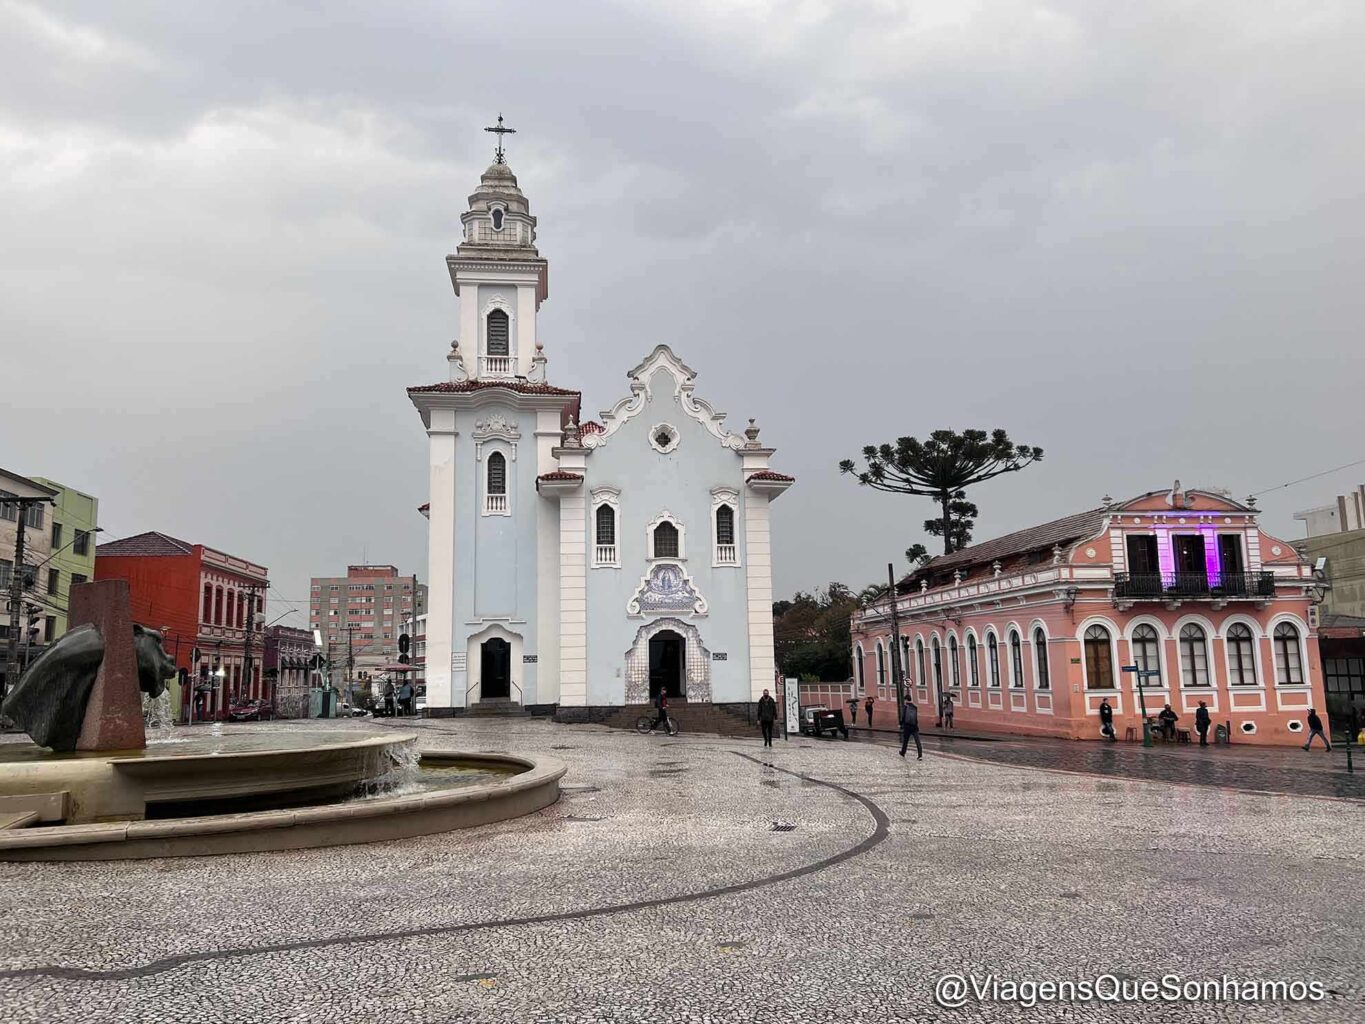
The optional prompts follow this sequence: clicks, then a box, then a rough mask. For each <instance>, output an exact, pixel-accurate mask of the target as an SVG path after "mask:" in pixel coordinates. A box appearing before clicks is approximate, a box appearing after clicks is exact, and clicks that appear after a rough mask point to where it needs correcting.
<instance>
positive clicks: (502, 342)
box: [488, 309, 512, 356]
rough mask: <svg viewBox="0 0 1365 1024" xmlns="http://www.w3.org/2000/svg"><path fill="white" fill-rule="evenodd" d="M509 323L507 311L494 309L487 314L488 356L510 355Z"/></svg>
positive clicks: (510, 335)
mask: <svg viewBox="0 0 1365 1024" xmlns="http://www.w3.org/2000/svg"><path fill="white" fill-rule="evenodd" d="M511 338H512V333H511V323H510V321H509V320H508V318H507V311H506V310H503V309H494V310H492V311H490V312H489V314H488V354H489V355H490V356H507V355H511Z"/></svg>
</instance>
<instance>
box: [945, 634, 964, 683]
mask: <svg viewBox="0 0 1365 1024" xmlns="http://www.w3.org/2000/svg"><path fill="white" fill-rule="evenodd" d="M948 676H949V678H950V679H952V681H953V689H954V690H958V689H961V688H962V666H961V665H959V664H958V658H957V637H956V636H949V637H948Z"/></svg>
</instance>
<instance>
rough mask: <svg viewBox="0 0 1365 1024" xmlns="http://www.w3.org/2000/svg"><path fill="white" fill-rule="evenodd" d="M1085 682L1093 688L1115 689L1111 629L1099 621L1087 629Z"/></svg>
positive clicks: (1085, 638)
mask: <svg viewBox="0 0 1365 1024" xmlns="http://www.w3.org/2000/svg"><path fill="white" fill-rule="evenodd" d="M1082 645H1083V646H1084V648H1085V684H1086V686H1087V687H1089V688H1090V689H1092V690H1112V689H1114V645H1113V639H1112V638H1111V637H1110V635H1109V630H1108V629H1107V628H1105V627H1104V626H1101V625H1100V624H1099V623H1095V625H1093V626H1091V627H1089V628H1088V629H1087V630H1086V631H1085V637H1084V639H1083V641H1082Z"/></svg>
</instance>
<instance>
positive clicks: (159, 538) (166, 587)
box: [95, 531, 270, 721]
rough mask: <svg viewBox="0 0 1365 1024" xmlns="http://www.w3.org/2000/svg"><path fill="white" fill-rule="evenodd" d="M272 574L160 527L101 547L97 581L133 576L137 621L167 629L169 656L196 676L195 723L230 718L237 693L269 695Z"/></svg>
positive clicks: (254, 696)
mask: <svg viewBox="0 0 1365 1024" xmlns="http://www.w3.org/2000/svg"><path fill="white" fill-rule="evenodd" d="M268 576H269V570H268V569H267V568H266V567H265V566H263V565H257V564H256V563H254V562H249V561H247V560H246V559H243V558H237V557H236V556H234V555H229V554H226V553H224V552H222V551H218V550H216V549H215V548H211V547H207V546H205V545H203V544H191V543H189V542H187V541H183V540H177V539H176V538H175V537H170V536H167V535H166V534H164V533H157V532H155V531H150V532H148V533H140V534H138V535H137V536H135V537H127V538H125V539H123V540H116V541H110V542H109V543H108V544H101V545H99V546H98V547H97V548H96V549H95V579H97V580H127V581H128V592H129V596H130V598H131V600H132V611H133V620H134V621H135V622H140V623H142V624H143V625H145V626H151V627H154V628H157V629H162V630H164V631H165V644H166V653H167V654H169V655H170V656H171V657H172V659H174V661H175V663H176V665H177V666H178V667H180V668H183V669H186V670H187V671H188V672H189V675H190V677H191V679H193V680H195V681H196V685H195V686H194V693H195V697H194V708H193V711H194V721H202V720H204V719H218V718H222V717H224V716H225V714H226V712H227V707H228V703H229V702H230V701H231V700H232V698H233V697H240V698H241V699H243V700H247V699H266V698H269V696H270V695H269V693H268V692H267V688H266V686H265V684H264V681H263V680H264V671H263V663H264V637H263V636H262V631H261V625H262V623H263V622H264V617H265V594H266V588H267V587H268V586H269V585H270V583H269V579H268ZM253 613H254V617H253ZM248 627H250V629H248ZM248 636H249V637H250V640H249V642H248ZM196 651H198V654H199V657H198V660H197V661H196V660H195V659H194V653H195V652H196ZM248 657H249V658H250V662H251V666H250V669H249V670H248V668H247V661H248ZM186 696H187V695H186ZM186 703H187V705H188V701H187V702H186Z"/></svg>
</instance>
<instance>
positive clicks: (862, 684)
mask: <svg viewBox="0 0 1365 1024" xmlns="http://www.w3.org/2000/svg"><path fill="white" fill-rule="evenodd" d="M853 670H854V671H855V672H857V673H858V689H860V690H862V689H865V688H866V686H867V682H866V679H865V678H864V675H865V673H864V671H863V645H862V644H859V645H858V646H857V647H855V648H854V649H853Z"/></svg>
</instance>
